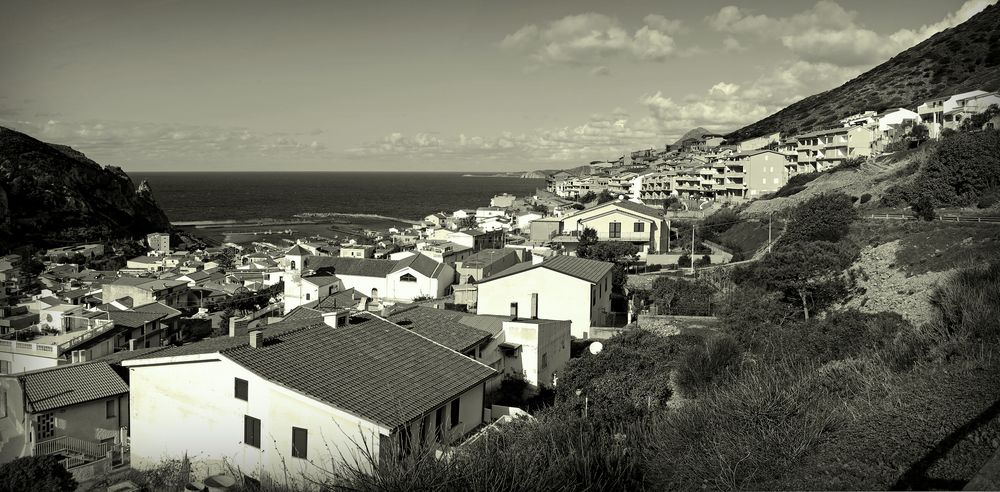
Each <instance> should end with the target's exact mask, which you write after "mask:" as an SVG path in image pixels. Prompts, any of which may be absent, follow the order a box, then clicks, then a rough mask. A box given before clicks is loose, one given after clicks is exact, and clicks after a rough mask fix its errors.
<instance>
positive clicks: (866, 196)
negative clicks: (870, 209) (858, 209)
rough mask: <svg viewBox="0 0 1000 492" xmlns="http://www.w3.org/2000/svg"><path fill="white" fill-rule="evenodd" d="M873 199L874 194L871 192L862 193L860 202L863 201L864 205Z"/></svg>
mask: <svg viewBox="0 0 1000 492" xmlns="http://www.w3.org/2000/svg"><path fill="white" fill-rule="evenodd" d="M871 200H872V194H871V193H865V194H863V195H861V200H860V202H861V204H862V205H864V204H866V203H868V202H870V201H871Z"/></svg>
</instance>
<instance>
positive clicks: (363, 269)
mask: <svg viewBox="0 0 1000 492" xmlns="http://www.w3.org/2000/svg"><path fill="white" fill-rule="evenodd" d="M305 264H306V268H310V269H313V270H319V269H321V268H332V269H333V271H334V275H352V276H358V277H378V278H385V276H386V275H389V274H390V273H392V271H393V269H394V268H396V262H395V261H393V260H375V259H371V258H339V257H333V256H307V257H306V259H305Z"/></svg>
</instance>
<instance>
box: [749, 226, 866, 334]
mask: <svg viewBox="0 0 1000 492" xmlns="http://www.w3.org/2000/svg"><path fill="white" fill-rule="evenodd" d="M857 253H858V251H857V250H856V249H855V248H854V247H852V246H850V245H847V244H842V243H832V242H829V241H804V242H797V243H783V244H782V245H779V247H778V248H777V249H775V250H774V251H772V252H771V253H769V254H767V255H766V256H764V258H763V259H762V260H761V261H759V262H757V263H756V264H755V265H754V266H753V267H751V268H750V269H748V270H746V271H744V272H743V273H744V274H743V275H741V276H740V278H739V279H737V283H743V284H747V285H763V286H765V287H767V288H768V289H771V290H776V291H779V292H783V293H784V294H785V296H786V298H790V299H796V300H797V301H798V303H799V305H800V306H801V307H802V315H803V317H804V318H805V319H809V312H810V306H812V308H813V309H812V310H813V311H815V310H816V309H819V308H822V307H825V306H826V305H828V304H829V303H830V302H832V301H834V300H836V299H837V298H839V297H842V296H843V295H844V294H846V291H847V283H846V281H844V279H843V277H842V275H841V272H842V271H843V270H844V269H846V268H847V267H849V266H850V265H851V263H852V262H853V261H854V258H855V257H856V256H857Z"/></svg>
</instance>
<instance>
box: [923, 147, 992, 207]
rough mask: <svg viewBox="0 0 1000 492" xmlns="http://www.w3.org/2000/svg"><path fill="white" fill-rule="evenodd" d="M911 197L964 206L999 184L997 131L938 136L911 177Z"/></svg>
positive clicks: (940, 203) (941, 203) (974, 201)
mask: <svg viewBox="0 0 1000 492" xmlns="http://www.w3.org/2000/svg"><path fill="white" fill-rule="evenodd" d="M914 183H915V185H914V186H915V188H916V189H915V190H914V191H913V193H912V195H911V196H912V197H914V198H916V197H921V196H929V197H930V198H932V199H933V201H934V203H936V204H938V205H957V206H968V205H971V204H973V203H976V202H977V201H978V199H979V196H980V195H981V194H983V193H986V192H987V191H988V190H992V189H996V188H997V187H1000V132H998V131H995V130H993V131H982V132H975V133H961V134H958V135H955V136H954V137H951V138H949V139H946V140H942V141H941V142H940V143H939V144H938V145H937V146H936V148H935V150H934V152H933V154H931V155H930V156H929V157H928V159H927V160H926V162H925V163H924V166H923V167H922V168H921V169H920V174H919V176H918V177H917V179H916V180H915V182H914Z"/></svg>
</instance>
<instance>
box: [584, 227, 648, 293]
mask: <svg viewBox="0 0 1000 492" xmlns="http://www.w3.org/2000/svg"><path fill="white" fill-rule="evenodd" d="M576 255H577V256H579V257H580V258H588V259H591V260H598V261H607V262H610V263H614V264H615V268H614V276H613V277H612V279H611V288H612V291H613V292H616V293H621V292H622V291H623V289H624V287H625V282H626V281H627V280H628V275H627V274H626V273H625V272H626V270H628V267H629V266H630V265H632V264H634V263H635V262H636V261H638V260H639V257H638V255H639V247H638V246H636V245H634V244H632V243H627V242H624V241H598V240H597V231H595V230H594V229H591V228H589V227H588V228H585V229H584V230H583V232H582V233H581V234H580V241H579V244H578V245H577V248H576Z"/></svg>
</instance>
